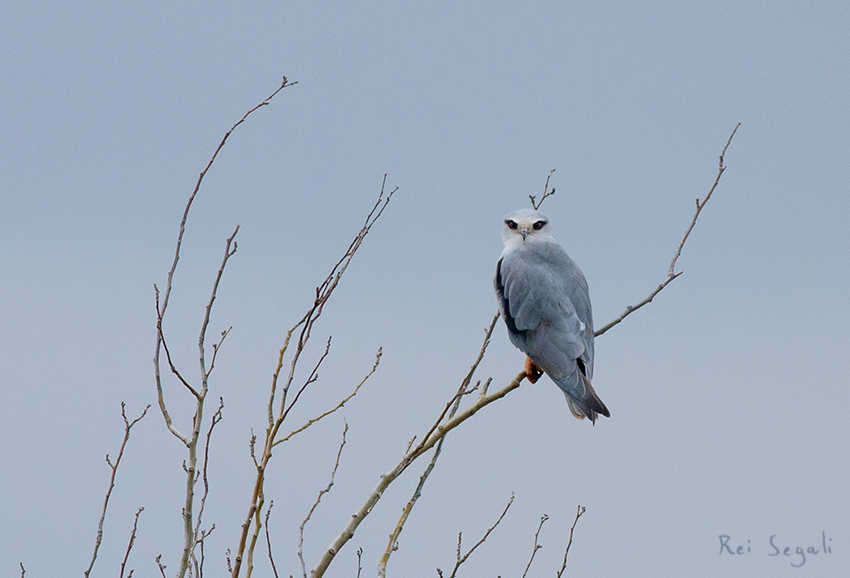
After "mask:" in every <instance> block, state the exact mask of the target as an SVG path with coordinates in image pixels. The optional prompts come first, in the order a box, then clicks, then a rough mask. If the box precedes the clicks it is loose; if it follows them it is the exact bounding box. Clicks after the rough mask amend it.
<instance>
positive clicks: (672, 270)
mask: <svg viewBox="0 0 850 578" xmlns="http://www.w3.org/2000/svg"><path fill="white" fill-rule="evenodd" d="M740 126H741V123H740V122H739V123H738V124H736V125H735V128H734V129H732V134H730V135H729V140H727V141H726V146H724V147H723V151H722V152H721V153H720V162H719V167H718V170H717V176H716V177H715V179H714V183H713V184H712V185H711V189H709V191H708V193H707V194H706V195H705V198H704V199H703V200H702V201H700V200H699V199H697V200H696V212H695V213H694V216H693V218H692V219H691V224H690V225H689V226H688V229H687V230H686V231H685V234H684V236H683V237H682V240H681V241H679V245H678V247H677V248H676V253H675V254H674V255H673V259H672V260H671V261H670V267H669V268H668V269H667V277H666V278H665V279H664V281H663V282H662V283H661V284H660V285H658V287H656V288H655V289H653V291H652V292H651V293H650V294H649V296H647V297H646V299H644V300H643V301H641V302H639V303H637V304H635V305H629V306H628V307H626V310H625V311H623V313H622V314H621V315H620V316H619V317H617V318H616V319H614V320H613V321H612V322H610V323H609V324H608V325H606V326H604V327H602V328H601V329H597V330H596V332H595V333H594V336H595V337H599V336H600V335H602V334H603V333H605V332H606V331H608V330H609V329H611V328H612V327H614V326H615V325H617V324H618V323H620V322H621V321H622V320H623V319H625V318H626V317H628V316H629V315H631V314H632V313H634V312H635V311H637V310H638V309H640V308H641V307H643V306H644V305H646V304H647V303H651V302H652V300H653V299H654V298H655V296H656V295H658V294H659V293H660V292H661V291H662V290H663V289H664V288H665V287H667V285H669V284H670V282H671V281H673V280H674V279H676V278H677V277H678V276H679V275H681V274H682V273H684V271H679V272H676V262H677V261H678V260H679V256H680V255H681V254H682V248H683V247H684V246H685V241H687V240H688V237H689V236H690V234H691V231H693V229H694V226H695V225H696V224H697V218H699V214H700V212H701V211H702V209H703V208H704V207H705V204H706V203H707V202H708V200H709V199H710V198H711V194H712V193H713V192H714V189H716V188H717V185H718V183H720V177H721V176H723V172H724V171H725V170H726V165H724V164H723V157H724V156H725V155H726V149H728V148H729V145H730V144H731V143H732V137H734V136H735V133H736V132H737V131H738V127H740Z"/></svg>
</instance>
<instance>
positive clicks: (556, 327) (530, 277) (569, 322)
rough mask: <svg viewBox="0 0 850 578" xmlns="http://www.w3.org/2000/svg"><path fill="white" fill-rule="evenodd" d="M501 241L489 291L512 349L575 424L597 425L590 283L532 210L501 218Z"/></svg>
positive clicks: (599, 407) (599, 406)
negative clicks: (557, 396)
mask: <svg viewBox="0 0 850 578" xmlns="http://www.w3.org/2000/svg"><path fill="white" fill-rule="evenodd" d="M502 241H503V242H504V244H505V248H504V250H503V251H502V254H501V256H500V257H499V263H498V264H497V265H496V277H495V279H494V280H493V284H494V285H495V288H496V297H497V298H498V301H499V310H500V311H501V313H502V318H503V319H504V320H505V324H506V325H507V326H508V336H509V337H510V340H511V343H513V344H514V345H515V346H516V347H517V349H519V350H520V351H522V352H523V353H525V354H526V355H527V356H528V359H527V360H526V374H527V376H528V380H529V381H530V382H532V383H534V382H535V381H537V379H538V378H539V377H540V375H541V372H542V373H545V374H546V375H548V376H549V377H550V378H551V379H552V381H554V382H555V383H556V384H557V386H558V387H560V388H561V390H562V391H563V392H564V395H566V397H567V403H568V404H569V407H570V412H572V414H573V415H574V416H575V417H577V418H578V419H584V418H585V417H587V418H589V419H590V421H591V422H593V423H596V418H597V416H598V415H599V414H602V415H604V416H605V417H611V414H610V413H609V412H608V408H607V407H605V404H604V403H602V400H601V399H599V396H598V395H596V392H595V391H594V389H593V386H592V385H591V384H590V380H591V379H592V377H593V313H592V311H591V308H590V294H589V293H588V290H587V281H586V280H585V278H584V274H583V273H582V272H581V269H579V268H578V265H576V264H575V262H573V260H572V259H570V257H569V256H568V255H567V252H566V251H564V248H563V247H561V246H560V245H559V244H558V243H557V241H555V239H554V238H553V237H552V228H551V225H550V224H549V217H547V216H546V215H544V214H543V213H541V212H539V211H535V210H532V209H522V210H519V211H514V212H513V213H509V214H507V215H505V218H504V223H503V227H502Z"/></svg>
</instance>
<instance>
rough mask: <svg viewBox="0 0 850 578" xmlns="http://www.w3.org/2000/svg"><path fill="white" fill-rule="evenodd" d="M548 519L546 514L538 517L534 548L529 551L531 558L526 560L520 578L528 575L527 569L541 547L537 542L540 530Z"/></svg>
mask: <svg viewBox="0 0 850 578" xmlns="http://www.w3.org/2000/svg"><path fill="white" fill-rule="evenodd" d="M548 519H549V516H547V515H546V514H543V516H541V517H540V525H539V526H537V531H536V532H535V533H534V548H532V549H531V558H529V559H528V564H526V566H525V570H524V571H523V573H522V578H525V577H526V575H527V574H528V570H529V568H531V563H532V562H534V556H535V555H536V554H537V551H538V550H539V549H540V548H542V547H543V546H542V545H541V544H540V543H539V542H538V540H539V539H540V530H541V529H542V528H543V524H544V523H545V522H546V520H548Z"/></svg>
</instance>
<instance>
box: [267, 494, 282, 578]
mask: <svg viewBox="0 0 850 578" xmlns="http://www.w3.org/2000/svg"><path fill="white" fill-rule="evenodd" d="M273 507H274V500H269V507H268V508H267V509H266V520H265V526H266V546H267V547H268V550H269V562H270V563H271V565H272V572H274V578H279V577H278V575H277V566H275V563H274V556H273V555H272V539H271V536H269V516H271V514H272V508H273Z"/></svg>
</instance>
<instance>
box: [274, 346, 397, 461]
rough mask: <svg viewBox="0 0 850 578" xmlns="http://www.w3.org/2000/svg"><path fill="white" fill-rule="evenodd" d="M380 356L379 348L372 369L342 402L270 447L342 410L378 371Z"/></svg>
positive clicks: (381, 353) (381, 352) (381, 350)
mask: <svg viewBox="0 0 850 578" xmlns="http://www.w3.org/2000/svg"><path fill="white" fill-rule="evenodd" d="M381 355H383V349H381V348H380V347H379V348H378V353H377V354H376V355H375V363H374V365H372V369H371V370H370V371H369V373H367V374H366V376H365V377H364V378H363V379H361V380H360V383H358V384H357V385H356V386H355V388H354V390H353V391H352V392H351V393H349V394H348V395H347V396H345V397H344V398H342V400H341V401H340V402H339V403H338V404H336V405H335V406H334V407H332V408H331V409H329V410H327V411H325V412H323V413H321V414H319V415H317V416H316V417H314V418H311V419H309V420H307V422H306V423H305V424H304V425H302V426H301V427H299V428H298V429H295V430H293V431H291V432H290V433H289V434H287V435H286V436H284V437H282V438H280V439H278V440H276V441H275V442H274V443H273V444H272V447H274V446H277V445H278V444H282V443H283V442H285V441H287V440H289V439H291V438H292V437H293V436H295V435H297V434H300V433H301V432H303V431H304V430H305V429H307V428H308V427H310V426H311V425H313V424H314V423H316V422H317V421H319V420H321V419H323V418H326V417H327V416H329V415H331V414H332V413H334V412H336V411H337V410H339V409H341V408H342V407H343V406H344V405H345V404H346V403H348V402H349V401H350V400H351V398H352V397H354V396H355V395H357V392H358V391H360V387H361V386H362V385H363V384H364V383H366V380H367V379H369V378H370V377H372V375H373V374H374V373H375V371H377V369H378V365H380V363H381Z"/></svg>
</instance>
